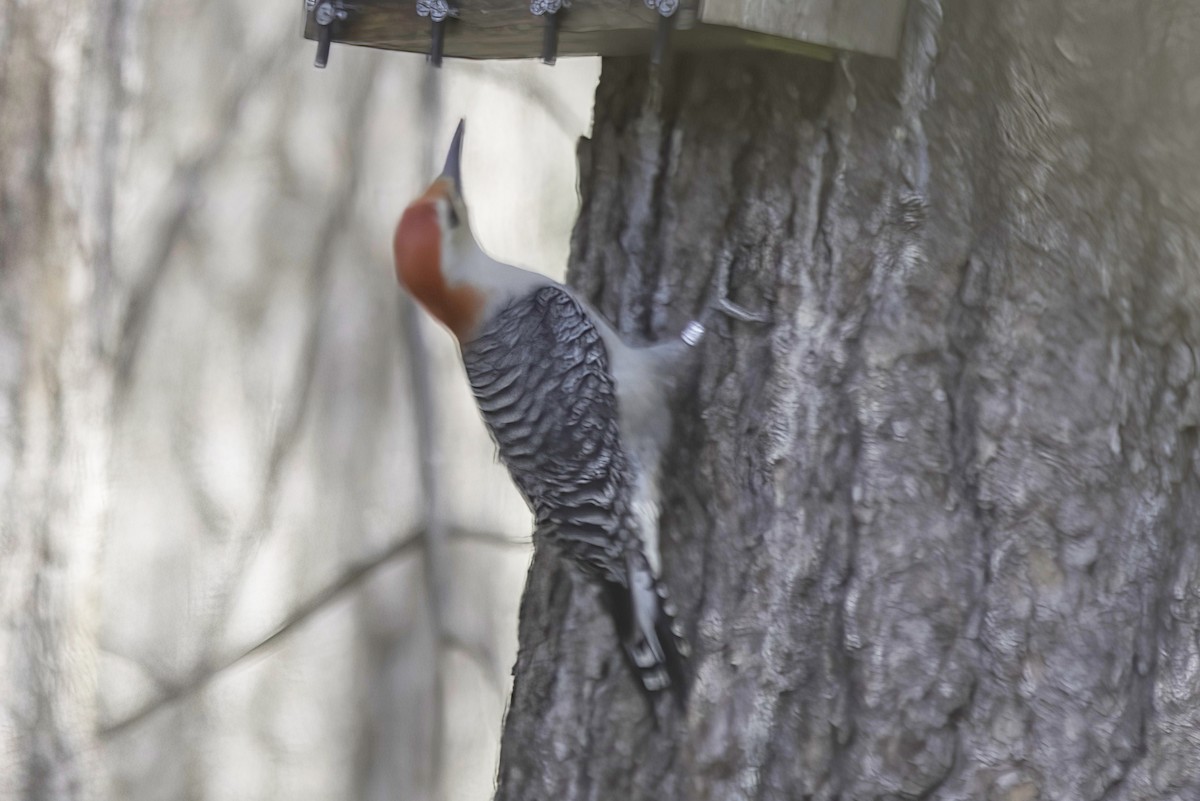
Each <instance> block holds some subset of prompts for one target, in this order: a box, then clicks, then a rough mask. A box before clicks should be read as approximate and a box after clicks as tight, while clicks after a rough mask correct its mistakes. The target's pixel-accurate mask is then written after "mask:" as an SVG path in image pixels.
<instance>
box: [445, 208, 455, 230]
mask: <svg viewBox="0 0 1200 801" xmlns="http://www.w3.org/2000/svg"><path fill="white" fill-rule="evenodd" d="M446 219H447V220H448V221H449V223H450V227H451V228H457V227H458V212H457V211H455V210H454V203H453V202H450V203H447V204H446Z"/></svg>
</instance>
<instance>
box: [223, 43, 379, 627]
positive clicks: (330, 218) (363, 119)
mask: <svg viewBox="0 0 1200 801" xmlns="http://www.w3.org/2000/svg"><path fill="white" fill-rule="evenodd" d="M377 65H378V59H371V60H370V61H369V62H368V72H367V74H366V75H365V76H363V80H362V81H360V82H357V83H356V86H357V87H358V88H357V89H356V91H355V92H354V95H353V97H352V99H351V101H350V102H349V103H348V104H347V109H348V111H347V114H346V123H345V131H346V140H345V142H344V148H345V151H344V153H343V154H342V155H343V160H344V163H345V169H344V170H342V172H341V180H340V181H339V183H338V186H337V189H336V191H335V192H334V194H333V196H332V197H331V198H330V199H329V201H328V206H327V207H326V214H325V217H324V219H323V220H322V222H321V225H320V227H319V230H318V234H317V238H316V247H315V248H314V250H313V257H312V261H311V262H310V264H309V271H308V295H309V297H308V303H309V306H310V308H311V309H312V322H311V324H310V325H309V326H308V329H307V331H306V332H305V335H304V342H303V344H302V346H301V349H300V357H299V359H298V361H299V367H298V378H297V379H296V382H295V385H294V386H293V387H292V389H291V390H290V391H289V392H288V393H287V394H286V395H285V398H287V399H288V400H289V402H288V403H287V405H286V406H285V407H284V411H283V414H282V416H281V419H280V421H279V422H278V424H277V425H276V426H275V430H274V436H273V437H272V440H271V445H270V449H269V451H268V455H267V460H266V464H265V466H264V468H263V483H262V489H261V490H260V491H259V493H258V495H257V498H258V501H257V503H256V504H255V509H254V512H253V513H252V514H251V516H250V523H249V525H248V526H247V530H246V532H245V533H244V534H243V535H242V536H241V537H240V538H239V539H238V540H237V542H236V543H235V544H234V548H235V552H234V554H233V556H232V559H231V562H230V565H229V568H228V570H227V571H226V574H225V575H226V576H227V582H228V583H227V586H226V587H224V588H223V589H222V590H221V591H219V593H218V595H217V608H216V609H215V610H214V612H213V615H212V616H211V618H210V624H209V627H208V628H209V631H208V633H207V634H208V636H206V637H205V638H204V641H205V642H210V643H211V642H216V641H217V637H216V636H215V635H216V632H217V631H218V630H219V629H220V628H221V627H222V626H224V623H225V619H226V617H227V616H228V613H229V609H231V608H232V606H233V602H234V601H235V600H236V598H237V594H238V591H239V589H240V587H241V582H242V579H243V577H244V576H245V572H246V565H247V564H249V562H250V559H251V557H252V556H253V554H254V551H255V550H256V549H257V547H258V545H259V544H260V543H261V541H262V539H263V537H264V536H265V534H266V532H268V531H269V530H270V529H271V524H272V518H273V516H274V512H275V504H276V500H277V496H278V494H279V487H280V484H281V481H282V477H283V467H284V465H285V464H286V463H287V460H288V457H289V455H290V454H291V453H292V451H293V450H294V449H295V446H296V444H297V442H298V441H299V437H300V432H301V431H302V429H303V424H304V421H305V419H306V418H307V414H308V410H309V407H310V405H311V399H312V393H313V387H314V386H315V384H316V375H317V361H318V355H319V353H320V345H321V342H322V339H323V333H324V330H325V326H324V322H325V316H326V310H325V303H326V301H327V299H328V294H329V293H328V283H329V273H330V264H331V262H332V261H333V251H334V248H335V246H336V245H337V243H338V241H339V240H340V237H341V235H342V233H343V231H344V230H345V229H346V227H347V225H348V221H349V220H350V219H351V218H352V216H353V206H354V197H355V195H356V194H357V192H358V186H359V182H360V180H361V177H362V159H363V153H364V151H365V146H364V145H365V143H364V137H365V136H366V131H367V130H368V128H369V125H368V119H367V118H368V114H369V112H370V99H371V94H372V87H373V85H374V77H375V73H376V71H377V68H378V67H377Z"/></svg>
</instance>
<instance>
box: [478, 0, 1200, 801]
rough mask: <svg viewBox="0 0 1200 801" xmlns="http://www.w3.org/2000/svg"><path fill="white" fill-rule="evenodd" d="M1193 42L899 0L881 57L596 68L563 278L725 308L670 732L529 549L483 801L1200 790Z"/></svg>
mask: <svg viewBox="0 0 1200 801" xmlns="http://www.w3.org/2000/svg"><path fill="white" fill-rule="evenodd" d="M1197 74H1200V15H1197V14H1196V13H1195V11H1194V9H1192V8H1191V7H1190V6H1188V5H1186V4H1184V3H1175V2H1164V3H1161V4H1154V5H1153V6H1146V5H1129V6H1127V7H1121V8H1116V7H1114V6H1112V5H1109V4H1103V3H1099V2H1095V1H1094V0H1078V1H1076V0H1055V1H1054V2H1047V1H1046V0H1005V1H1004V2H997V3H972V4H966V3H950V4H946V5H945V7H944V8H943V6H942V4H940V3H938V2H935V1H933V0H914V1H913V2H912V3H911V4H910V16H909V23H908V30H907V33H906V41H905V46H904V53H903V56H902V58H901V60H900V61H899V63H890V62H885V61H880V60H874V59H869V58H863V57H844V58H841V59H839V60H838V61H837V62H835V63H833V64H823V63H817V62H812V61H805V60H799V59H794V58H790V57H784V56H778V55H748V54H747V55H740V54H739V55H730V54H722V55H721V56H720V57H716V56H713V55H711V54H704V55H691V56H683V57H680V58H679V59H678V60H676V61H675V62H674V63H672V64H671V65H670V69H669V72H668V74H667V76H666V78H665V82H664V83H663V84H662V85H656V83H655V78H654V77H653V76H652V75H650V74H649V73H648V72H647V66H646V64H645V62H644V61H643V60H637V59H635V60H629V61H621V60H611V61H606V62H605V64H604V70H603V76H602V78H601V82H600V86H599V88H598V90H597V96H596V109H595V128H594V134H593V137H592V139H591V140H590V141H585V142H583V143H582V144H581V146H580V151H579V157H580V166H581V185H582V193H583V209H582V213H581V215H580V219H579V222H578V224H577V226H576V231H575V238H574V242H573V252H572V259H571V272H570V274H571V279H572V281H573V283H574V284H575V285H576V286H577V287H579V288H580V289H582V290H583V291H584V292H585V293H586V294H587V295H588V296H589V297H590V298H592V299H593V300H594V301H595V302H596V303H597V305H598V306H599V308H600V309H601V310H602V311H603V312H605V313H606V314H608V315H609V316H611V318H612V319H613V320H615V321H616V322H617V324H618V326H619V328H620V329H621V330H622V331H625V332H628V333H630V334H633V335H640V336H643V337H646V338H648V339H651V338H655V337H657V336H662V335H666V334H672V333H675V332H676V331H678V330H679V329H680V328H681V326H682V325H683V323H684V322H685V321H686V320H687V319H689V318H690V317H691V316H694V315H695V314H697V313H698V312H699V310H701V309H702V308H703V307H704V306H705V305H706V304H707V303H709V302H711V301H712V299H713V298H714V297H715V296H717V295H718V294H719V290H720V285H721V284H722V283H723V282H722V280H721V279H722V276H723V275H727V276H728V278H729V286H730V294H731V296H732V299H733V300H734V301H736V302H738V303H740V304H742V305H744V306H747V307H750V308H752V309H756V310H763V311H766V312H768V313H769V315H770V318H771V322H770V323H769V324H767V325H754V324H747V323H736V322H724V321H721V322H717V323H716V324H715V325H714V326H713V328H714V330H713V331H712V333H711V335H710V336H709V337H708V338H707V339H706V341H705V343H704V345H703V353H702V357H701V359H700V363H699V365H698V367H697V369H696V376H695V386H694V388H691V389H690V390H689V392H688V393H686V395H687V397H685V398H683V399H682V400H681V401H680V403H679V404H678V406H677V408H676V430H675V438H674V445H673V450H672V452H671V454H670V458H669V463H668V465H667V468H666V470H665V474H666V476H667V479H666V488H665V504H664V511H663V527H664V531H663V551H664V564H665V573H666V577H667V581H668V583H669V584H670V586H671V587H672V589H673V592H674V594H675V595H676V597H677V598H678V600H679V606H680V609H681V619H682V620H683V621H685V622H686V625H687V627H688V629H689V635H690V638H691V640H692V642H693V645H694V648H695V654H694V656H693V658H692V660H691V669H692V671H693V672H694V684H693V686H692V689H691V694H690V698H689V700H688V705H687V709H686V712H685V713H683V714H679V715H675V716H673V717H669V718H667V719H666V720H664V721H663V722H662V723H660V724H659V725H658V726H657V727H656V726H655V724H654V723H653V721H652V720H651V718H650V716H649V715H648V713H647V710H646V707H645V705H644V703H643V701H642V699H641V698H640V697H639V695H638V693H637V691H636V689H635V687H634V685H633V681H632V679H631V678H630V676H629V674H628V671H627V670H626V669H625V668H624V665H623V664H622V663H621V658H620V655H619V650H618V648H617V645H616V642H615V639H614V635H613V632H612V630H611V626H610V624H609V623H608V622H607V621H606V620H605V618H604V616H603V615H602V614H601V613H600V611H599V606H598V603H597V600H596V598H595V596H594V593H593V592H592V591H591V590H590V589H589V588H588V587H587V586H586V585H585V584H583V583H582V582H574V581H572V579H571V577H570V575H569V573H568V571H567V570H565V569H564V568H562V567H561V566H560V565H559V564H558V562H557V559H556V556H555V555H554V554H553V553H551V552H549V551H548V550H546V549H539V553H538V554H537V556H536V557H535V560H534V564H533V567H532V569H531V572H530V579H529V586H528V588H527V590H526V595H525V599H524V602H523V608H522V623H521V650H520V655H519V657H518V661H517V665H516V668H515V686H514V691H513V698H512V702H511V707H510V711H509V714H508V718H507V721H506V727H505V735H504V743H503V747H502V755H501V764H500V768H499V778H498V791H497V796H496V797H497V798H498V799H500V800H501V801H516V800H517V799H521V800H522V801H530V800H534V799H544V800H546V801H549V799H556V800H559V801H573V800H574V799H608V798H633V799H650V798H653V799H688V800H689V801H692V800H695V801H699V800H701V799H720V800H721V801H725V800H727V799H798V798H814V799H832V798H843V799H874V798H889V799H892V798H911V799H916V798H929V799H1003V800H1004V801H1029V800H1030V799H1035V798H1046V799H1096V800H1097V801H1098V800H1099V799H1104V800H1105V801H1119V800H1121V799H1128V800H1129V801H1133V800H1134V799H1193V798H1197V797H1200V749H1198V748H1197V746H1196V742H1195V731H1197V726H1198V725H1200V671H1198V669H1197V667H1196V665H1197V664H1200V658H1198V657H1200V645H1198V642H1200V542H1198V541H1197V538H1196V528H1195V526H1196V524H1195V520H1196V519H1197V512H1198V511H1200V482H1198V479H1197V470H1196V458H1197V425H1198V424H1200V382H1198V380H1197V377H1196V346H1197V344H1198V343H1200V272H1198V271H1197V270H1198V262H1200V150H1198V149H1197V148H1196V138H1195V136H1196V134H1195V132H1196V131H1197V130H1200V126H1198V125H1197V123H1200V89H1198V84H1197V80H1196V78H1195V76H1196V75H1197Z"/></svg>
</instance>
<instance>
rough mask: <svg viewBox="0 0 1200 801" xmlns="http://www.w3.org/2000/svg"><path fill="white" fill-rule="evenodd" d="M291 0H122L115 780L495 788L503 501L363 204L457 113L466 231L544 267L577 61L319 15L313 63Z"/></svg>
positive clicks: (395, 208) (509, 557) (424, 156)
mask: <svg viewBox="0 0 1200 801" xmlns="http://www.w3.org/2000/svg"><path fill="white" fill-rule="evenodd" d="M300 6H301V4H300V3H299V1H298V0H272V2H269V3H235V2H231V0H216V2H209V3H194V2H181V0H154V1H153V2H148V3H146V4H144V5H141V6H137V7H131V8H130V9H128V11H127V18H126V23H127V24H126V26H125V34H126V36H127V37H129V38H128V40H127V41H125V42H124V46H125V51H124V52H125V55H124V57H123V59H124V61H123V83H124V90H125V105H124V109H123V111H122V114H121V117H120V125H121V127H122V130H121V139H120V141H121V145H120V148H119V156H118V163H117V168H116V180H117V187H116V192H115V195H114V197H115V207H114V210H113V212H114V219H115V228H114V232H115V242H114V267H113V271H114V284H115V286H116V287H117V289H116V291H117V292H119V293H122V294H125V295H126V296H127V303H126V304H125V306H124V308H125V309H126V311H125V313H124V314H123V315H122V316H121V319H120V320H119V325H120V327H121V336H120V339H119V342H120V347H119V349H118V350H117V351H116V354H115V359H116V365H115V379H114V386H113V409H114V414H115V423H114V428H113V435H112V448H113V462H112V464H113V472H112V476H111V495H110V497H109V511H108V514H109V519H108V525H107V531H106V535H105V538H104V541H103V545H102V552H101V557H100V559H99V561H98V565H99V570H100V576H99V580H98V586H99V593H100V598H99V610H100V616H101V618H100V642H99V653H100V662H99V665H98V676H99V678H98V681H99V686H98V693H99V704H100V706H99V709H98V710H97V716H98V721H99V727H100V731H101V735H100V739H99V743H100V752H99V754H98V758H99V761H100V763H101V764H100V767H101V770H102V773H103V775H105V776H106V777H107V779H108V780H109V782H110V785H109V795H110V797H112V798H121V799H129V801H141V800H142V799H146V800H149V799H274V798H288V799H294V800H295V801H300V800H301V799H305V798H311V799H330V798H363V799H405V800H406V801H418V800H419V799H435V798H446V799H470V798H486V797H489V796H490V793H491V790H492V782H493V776H494V771H495V766H496V758H497V748H498V741H499V733H500V725H501V722H502V718H503V713H504V707H505V703H506V700H507V695H508V686H509V682H510V675H509V674H510V670H511V665H512V663H513V659H514V653H515V644H516V623H517V611H516V610H517V603H518V600H519V594H520V589H521V585H522V582H523V578H524V572H525V569H526V566H527V564H528V558H529V529H530V524H529V515H528V512H527V511H526V509H525V507H524V504H523V503H522V502H521V500H520V499H519V497H518V496H517V495H516V493H515V491H514V490H513V489H512V487H511V485H510V483H509V481H508V479H507V477H506V475H505V474H504V472H503V470H502V468H501V467H500V466H498V465H497V464H496V463H495V460H494V452H493V449H492V446H491V444H490V442H489V441H488V440H487V436H486V433H485V432H484V429H483V427H482V425H481V424H480V423H479V422H478V417H477V412H476V410H475V409H474V406H473V405H472V403H471V400H470V396H469V394H468V391H467V386H466V382H465V380H464V379H463V377H462V376H461V372H460V370H461V368H460V367H459V365H458V363H457V354H456V353H455V351H454V346H453V344H452V342H451V340H450V338H449V337H448V336H447V335H445V334H444V333H443V332H442V331H441V330H439V329H438V328H437V327H436V326H435V325H433V324H432V323H430V322H429V320H428V319H427V318H426V317H425V316H424V315H423V314H421V313H420V312H418V311H417V310H415V309H414V308H413V307H412V306H411V305H409V304H408V303H407V302H405V301H404V300H402V298H401V297H400V295H399V292H398V291H397V288H396V284H395V279H394V277H393V273H392V267H391V253H390V243H391V232H392V227H393V225H394V224H395V221H396V219H397V218H398V215H399V212H400V211H401V209H402V208H403V207H404V206H405V205H406V203H407V202H408V201H409V200H410V199H411V198H412V197H414V196H415V195H416V194H418V193H419V192H420V190H421V189H422V188H423V187H424V186H425V184H426V183H427V182H428V181H429V180H430V179H431V178H432V177H433V175H434V174H436V172H437V170H438V167H439V166H440V160H441V158H442V155H443V152H442V151H443V149H444V147H445V145H446V143H447V141H448V140H449V135H450V132H451V131H452V129H453V126H454V124H455V123H456V122H457V120H458V118H459V117H467V118H468V121H469V122H468V129H469V130H468V140H467V149H466V157H465V158H466V166H465V182H466V188H467V193H468V198H469V200H470V201H471V203H472V204H473V206H472V209H473V212H474V216H475V219H474V223H475V226H476V229H477V231H478V232H479V235H480V239H481V241H482V242H483V243H484V244H485V246H486V247H487V248H488V249H489V250H490V251H491V252H492V253H493V254H494V255H496V256H498V257H501V258H504V259H507V260H510V261H513V262H515V263H519V264H525V265H529V266H531V267H534V268H536V269H539V270H543V271H546V272H549V273H552V274H561V272H562V270H563V268H564V266H565V263H566V257H567V248H568V238H569V233H570V227H571V224H572V222H573V219H574V216H575V213H576V210H577V207H578V200H577V196H576V187H575V159H574V147H575V142H576V140H577V139H578V137H579V136H581V135H584V134H585V133H586V132H587V130H588V126H589V124H590V113H591V112H590V108H591V98H592V90H593V88H594V85H595V82H596V80H597V77H598V69H599V64H598V61H596V60H593V59H583V60H565V61H563V62H561V63H560V64H559V65H558V66H557V67H556V68H554V69H548V68H546V67H543V66H541V65H539V64H536V63H533V62H512V63H504V62H491V63H487V64H475V63H467V62H458V61H448V62H447V63H446V66H445V68H444V69H442V70H441V71H435V70H433V69H431V68H430V67H428V66H427V65H426V63H425V60H424V59H423V58H422V57H421V56H415V55H411V54H398V53H381V52H376V51H365V50H361V49H355V48H350V47H340V46H335V48H334V50H333V53H332V57H331V60H330V65H329V67H328V69H326V70H324V71H319V70H315V69H314V68H313V67H312V59H313V55H314V50H315V45H314V44H313V43H312V42H307V41H304V40H303V39H302V38H301V21H302V20H301V17H302V10H301V7H300ZM383 556H387V558H386V559H385V558H383ZM281 627H282V629H283V630H282V633H280V634H279V636H277V637H275V638H273V639H271V640H270V641H269V642H267V643H266V644H265V645H261V646H260V645H259V644H260V643H262V641H263V640H265V639H266V638H268V637H269V636H270V635H272V634H273V633H278V632H279V630H280V628H281ZM256 646H259V647H256Z"/></svg>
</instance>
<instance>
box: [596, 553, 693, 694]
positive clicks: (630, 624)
mask: <svg viewBox="0 0 1200 801" xmlns="http://www.w3.org/2000/svg"><path fill="white" fill-rule="evenodd" d="M626 577H627V579H628V583H627V584H625V585H621V584H616V583H607V584H605V593H604V598H605V601H606V603H607V605H608V610H609V612H610V614H611V615H612V617H613V621H614V622H615V623H616V627H617V635H618V636H619V637H620V639H621V645H622V646H624V649H625V655H626V657H627V658H628V660H629V664H630V666H631V667H632V668H633V672H634V674H635V675H636V676H637V678H638V680H639V682H640V684H641V687H642V689H643V690H644V691H645V693H646V695H647V696H648V697H649V698H650V699H651V700H653V698H654V697H655V696H656V695H658V694H659V693H661V692H662V691H664V690H670V691H671V694H672V695H673V696H674V697H675V700H676V702H677V703H678V704H679V705H680V706H681V707H682V706H683V704H684V700H685V698H686V693H687V676H686V673H685V671H684V660H685V659H686V658H687V655H688V653H689V650H690V649H689V648H688V644H687V641H686V640H685V639H684V638H683V632H682V630H681V629H680V627H679V623H678V622H677V621H676V620H675V608H674V606H673V604H672V603H671V599H670V597H669V596H668V594H667V588H666V585H665V584H663V583H662V582H660V581H658V580H657V579H656V578H655V577H654V574H653V573H652V572H651V570H650V566H649V564H647V562H646V559H645V557H644V556H643V555H642V554H640V553H631V554H629V556H628V557H627V558H626Z"/></svg>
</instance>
